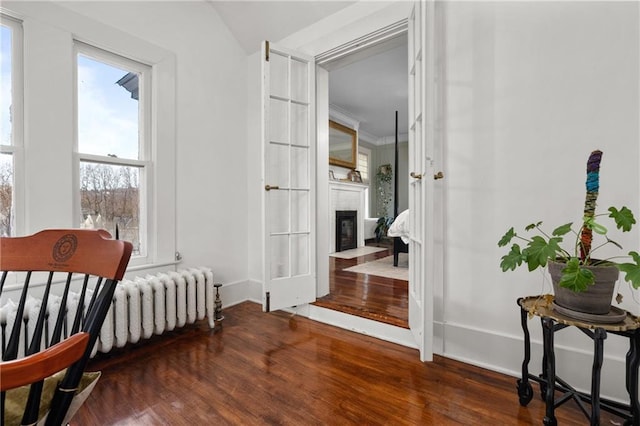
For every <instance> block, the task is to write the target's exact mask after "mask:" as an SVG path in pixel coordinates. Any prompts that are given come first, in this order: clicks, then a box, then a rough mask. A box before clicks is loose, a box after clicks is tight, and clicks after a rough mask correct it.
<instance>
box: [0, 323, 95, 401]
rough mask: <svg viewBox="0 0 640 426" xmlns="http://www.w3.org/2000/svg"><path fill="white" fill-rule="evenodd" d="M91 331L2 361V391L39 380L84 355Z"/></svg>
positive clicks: (0, 387) (0, 386)
mask: <svg viewBox="0 0 640 426" xmlns="http://www.w3.org/2000/svg"><path fill="white" fill-rule="evenodd" d="M88 342H89V333H84V332H82V333H76V334H74V335H73V336H71V337H69V338H67V339H65V340H63V341H62V342H60V343H57V344H55V345H53V346H51V347H50V348H47V349H46V350H44V351H42V352H38V353H36V354H33V355H29V356H27V357H24V358H20V359H16V360H12V361H3V362H2V363H0V391H5V390H7V389H13V388H17V387H19V386H23V385H27V384H30V383H34V382H38V381H40V380H43V379H44V378H46V377H49V376H51V375H52V374H54V373H57V372H58V371H60V370H63V369H65V368H67V367H69V366H70V365H71V364H73V363H74V362H76V361H77V360H79V359H80V357H82V355H83V354H84V352H85V350H86V349H87V344H88Z"/></svg>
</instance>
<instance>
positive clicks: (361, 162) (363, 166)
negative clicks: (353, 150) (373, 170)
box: [358, 146, 371, 183]
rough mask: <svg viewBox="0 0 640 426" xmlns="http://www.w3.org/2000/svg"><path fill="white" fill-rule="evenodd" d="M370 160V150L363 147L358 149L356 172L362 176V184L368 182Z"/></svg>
mask: <svg viewBox="0 0 640 426" xmlns="http://www.w3.org/2000/svg"><path fill="white" fill-rule="evenodd" d="M370 158H371V150H370V149H368V148H364V147H360V146H359V147H358V171H359V172H360V176H362V182H365V183H366V182H369V168H370V166H369V159H370Z"/></svg>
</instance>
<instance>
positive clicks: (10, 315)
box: [0, 267, 216, 356]
mask: <svg viewBox="0 0 640 426" xmlns="http://www.w3.org/2000/svg"><path fill="white" fill-rule="evenodd" d="M215 297H216V288H214V283H213V273H212V271H211V269H209V268H206V267H200V268H191V269H184V270H180V271H177V272H174V271H170V272H164V273H160V274H157V275H147V276H145V277H138V278H135V279H133V280H123V281H121V282H120V283H118V286H117V287H116V290H115V293H114V296H113V304H112V305H111V308H110V309H109V312H108V313H107V316H106V318H105V321H104V324H103V325H102V329H101V330H100V336H99V338H98V341H97V342H96V345H95V347H94V349H93V353H92V356H95V354H96V353H97V352H98V351H100V352H105V353H106V352H109V351H111V350H112V349H114V348H121V347H123V346H124V345H126V344H127V343H137V342H139V341H140V340H141V339H148V338H150V337H151V336H152V335H154V334H162V333H164V332H165V331H170V330H173V329H175V328H176V327H182V326H184V325H185V324H192V323H194V322H195V321H197V320H202V319H204V318H205V317H207V319H208V322H209V326H210V327H211V328H214V327H215ZM90 298H91V295H90V294H88V295H87V298H86V300H87V301H86V303H87V304H88V302H89V300H90ZM40 305H41V301H40V300H38V299H35V298H30V299H28V301H27V306H26V307H25V314H24V316H25V319H28V317H29V316H31V317H35V316H36V315H37V311H38V310H39V309H40ZM59 309H60V298H58V297H55V296H52V297H50V299H49V303H48V308H47V310H48V311H49V318H50V321H53V319H54V318H55V317H56V315H57V312H58V311H59ZM67 309H68V312H67V315H66V318H67V321H68V323H69V324H68V327H69V328H71V323H72V322H73V318H74V315H75V312H76V311H77V309H78V295H77V294H73V293H70V295H69V298H68V299H67ZM15 314H16V305H15V304H14V303H13V302H12V301H11V300H9V301H8V302H7V303H6V304H5V305H4V306H1V307H0V326H2V334H5V332H9V331H10V330H11V327H12V326H13V322H14V321H15V316H16V315H15ZM53 326H54V324H53V323H52V324H48V327H47V328H48V329H49V330H52V329H53ZM26 327H27V332H26V334H27V335H28V336H31V333H32V330H31V329H30V328H31V327H29V324H28V320H27V322H26ZM65 329H66V328H65ZM4 337H5V336H3V343H4V342H5V339H4ZM21 340H24V339H21ZM20 346H21V348H20V352H21V353H24V352H23V350H22V346H23V344H22V342H21V345H20ZM2 349H3V350H4V347H3V348H2Z"/></svg>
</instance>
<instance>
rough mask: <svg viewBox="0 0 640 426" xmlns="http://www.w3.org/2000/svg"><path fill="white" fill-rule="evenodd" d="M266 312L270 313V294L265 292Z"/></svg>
mask: <svg viewBox="0 0 640 426" xmlns="http://www.w3.org/2000/svg"><path fill="white" fill-rule="evenodd" d="M266 310H267V312H271V293H269V292H267V309H266Z"/></svg>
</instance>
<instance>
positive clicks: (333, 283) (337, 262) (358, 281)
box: [314, 250, 409, 328]
mask: <svg viewBox="0 0 640 426" xmlns="http://www.w3.org/2000/svg"><path fill="white" fill-rule="evenodd" d="M392 253H393V252H392V251H391V250H385V251H381V252H377V253H372V254H368V255H365V256H360V257H357V258H354V259H340V258H336V257H331V256H330V257H329V288H330V293H329V294H328V295H327V296H324V297H322V298H320V299H318V300H316V302H315V303H314V304H315V305H317V306H322V307H324V308H328V309H333V310H336V311H340V312H344V313H348V314H351V315H356V316H359V317H363V318H368V319H372V320H375V321H379V322H384V323H387V324H392V325H395V326H398V327H404V328H409V322H408V320H409V313H408V297H409V295H408V282H407V281H404V280H396V279H392V278H385V277H379V276H376V275H368V274H360V273H356V272H350V271H344V270H343V269H345V268H349V267H351V266H354V265H356V264H360V263H365V262H368V261H371V260H375V259H380V258H383V257H386V256H389V255H390V254H392Z"/></svg>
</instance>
